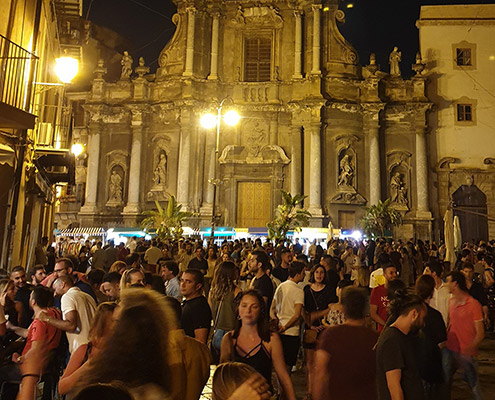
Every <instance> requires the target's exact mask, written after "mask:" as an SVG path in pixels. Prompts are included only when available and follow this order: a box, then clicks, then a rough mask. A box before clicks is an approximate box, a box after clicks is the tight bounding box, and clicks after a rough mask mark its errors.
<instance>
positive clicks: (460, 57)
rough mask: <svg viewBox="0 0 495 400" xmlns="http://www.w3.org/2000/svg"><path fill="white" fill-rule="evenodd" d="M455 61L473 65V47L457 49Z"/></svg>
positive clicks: (459, 63) (458, 63)
mask: <svg viewBox="0 0 495 400" xmlns="http://www.w3.org/2000/svg"><path fill="white" fill-rule="evenodd" d="M455 61H456V63H457V65H461V66H462V65H473V64H472V62H471V49H459V48H458V49H456V57H455Z"/></svg>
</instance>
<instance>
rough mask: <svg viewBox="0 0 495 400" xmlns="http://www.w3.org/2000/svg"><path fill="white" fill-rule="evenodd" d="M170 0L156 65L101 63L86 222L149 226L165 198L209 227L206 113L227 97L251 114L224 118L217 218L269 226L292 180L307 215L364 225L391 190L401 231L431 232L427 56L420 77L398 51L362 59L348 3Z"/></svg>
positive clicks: (91, 110) (91, 97)
mask: <svg viewBox="0 0 495 400" xmlns="http://www.w3.org/2000/svg"><path fill="white" fill-rule="evenodd" d="M174 3H176V5H177V13H176V14H175V15H174V17H173V21H174V23H175V24H176V26H177V28H176V31H175V34H174V36H173V37H172V39H171V40H170V41H169V43H167V44H166V46H165V47H164V49H163V50H162V52H161V53H160V56H159V68H158V69H157V71H156V74H149V69H148V68H147V67H146V66H145V62H144V60H142V59H140V60H139V61H138V62H137V63H134V64H137V65H138V66H137V67H135V68H133V64H132V63H133V61H132V55H129V54H126V53H124V57H123V59H122V75H121V78H120V80H118V81H117V82H107V81H106V80H105V72H106V68H105V65H104V64H103V62H99V64H98V66H97V68H96V69H95V72H94V79H93V81H92V88H91V91H90V92H89V93H87V94H85V105H84V109H85V112H86V114H87V126H86V132H87V157H88V158H87V168H86V167H85V168H84V170H83V172H81V173H80V174H79V177H78V179H79V181H80V182H84V181H85V200H84V205H83V206H82V207H81V209H80V210H79V212H78V214H77V215H78V216H77V218H78V220H79V222H80V224H81V225H82V226H103V227H112V226H116V225H125V226H139V221H140V219H141V218H142V217H141V213H142V212H143V211H145V210H150V209H153V208H155V203H154V202H155V200H157V201H160V202H165V201H166V200H167V199H168V196H169V195H175V196H176V198H177V201H178V202H179V203H181V204H183V206H184V208H185V209H187V210H189V211H193V212H195V213H196V215H197V216H198V217H197V221H198V222H197V223H198V225H200V226H208V225H209V223H210V220H211V215H212V203H213V186H212V185H211V184H210V183H209V180H210V179H211V178H213V176H214V174H215V163H216V162H217V159H216V155H215V144H216V136H215V135H216V133H215V131H214V130H206V129H204V128H202V127H201V125H200V118H201V115H202V114H203V113H205V112H215V110H216V107H217V106H218V105H219V103H220V102H221V101H222V100H223V99H225V98H229V100H228V101H227V102H225V105H226V106H225V110H227V109H228V106H231V107H233V108H235V109H236V110H237V112H238V113H239V114H240V115H241V117H242V118H241V121H240V123H239V124H238V125H237V126H235V127H229V126H227V125H225V124H222V126H221V129H220V137H219V155H218V164H217V165H218V170H217V171H218V172H217V173H218V178H219V179H220V180H221V184H220V185H219V186H218V188H219V190H218V196H217V214H218V215H219V216H220V220H219V222H218V225H223V226H235V227H263V226H266V223H267V222H268V221H269V220H270V219H271V218H272V217H273V213H274V210H275V208H276V207H277V205H278V204H279V203H280V201H281V193H280V189H284V190H287V191H289V192H291V193H292V194H293V195H294V194H299V193H301V194H304V195H306V196H307V197H306V199H305V203H304V207H305V208H307V209H308V210H309V211H310V212H311V214H312V218H311V226H315V227H322V226H327V225H328V223H329V222H331V223H332V225H333V226H334V227H339V228H340V227H342V228H347V229H352V228H357V226H358V221H359V219H360V218H361V217H362V215H363V214H364V206H367V205H370V204H376V203H377V202H378V201H379V200H385V199H387V198H390V199H391V201H392V203H393V205H394V207H396V208H397V209H398V210H399V211H400V212H401V213H402V214H403V217H404V218H403V219H404V224H403V226H401V227H400V228H399V229H398V231H397V232H396V235H397V236H398V237H402V238H406V239H408V238H412V237H416V238H420V239H429V238H430V237H431V236H432V221H433V218H432V213H431V209H430V201H429V169H428V161H427V160H428V153H427V144H426V143H427V141H426V133H427V120H428V119H427V114H428V113H429V111H430V110H431V107H432V104H431V103H430V102H429V100H428V99H427V97H426V96H425V85H426V78H425V76H424V68H425V66H424V64H423V63H422V61H421V57H420V56H418V57H417V61H416V64H414V65H413V66H412V68H413V69H414V71H415V72H416V75H415V76H413V77H412V78H410V79H403V78H402V77H401V71H400V67H401V68H403V69H405V68H410V67H411V66H405V65H400V64H399V60H400V52H399V51H397V50H396V49H394V51H393V52H392V53H391V55H390V70H389V68H388V66H387V68H383V69H384V70H385V69H386V70H387V71H386V72H385V71H381V70H380V66H379V65H377V64H376V62H375V60H374V57H373V55H372V56H371V57H370V61H369V63H368V65H364V66H361V65H360V63H359V60H358V56H357V52H356V51H355V50H354V49H353V47H352V45H351V44H350V43H348V42H347V41H346V39H345V38H344V37H343V36H342V35H341V33H340V32H339V24H342V23H344V22H345V15H344V12H343V11H342V10H340V9H339V8H338V5H339V1H338V0H324V1H321V0H278V1H268V0H261V1H260V0H258V1H249V0H237V1H235V0H232V1H220V0H208V1H207V0H176V1H174ZM366 62H367V60H366ZM363 64H365V63H363ZM399 65H400V67H399Z"/></svg>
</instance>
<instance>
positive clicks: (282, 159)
mask: <svg viewBox="0 0 495 400" xmlns="http://www.w3.org/2000/svg"><path fill="white" fill-rule="evenodd" d="M218 161H219V162H220V164H289V162H290V160H289V158H288V157H287V155H286V154H285V151H284V149H282V148H281V147H280V146H277V145H272V144H267V145H264V146H260V147H259V149H258V151H257V153H256V156H253V153H252V149H248V148H246V146H234V145H228V146H226V147H225V148H224V149H223V151H222V155H221V156H220V157H219V159H218Z"/></svg>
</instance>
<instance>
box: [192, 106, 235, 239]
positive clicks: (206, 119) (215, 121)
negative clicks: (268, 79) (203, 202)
mask: <svg viewBox="0 0 495 400" xmlns="http://www.w3.org/2000/svg"><path fill="white" fill-rule="evenodd" d="M226 101H231V102H232V103H233V100H232V99H231V98H230V97H226V98H224V99H223V100H222V101H221V102H220V104H219V105H218V107H217V115H214V114H205V115H203V116H202V117H201V125H202V126H203V128H205V129H212V128H215V127H216V133H217V136H216V142H215V166H214V170H213V178H211V179H209V180H208V183H210V184H212V185H213V203H212V210H211V236H210V240H213V241H214V240H215V225H216V205H217V186H218V185H219V184H220V179H218V177H217V175H218V152H219V146H220V126H221V124H222V118H223V120H224V122H225V123H226V124H227V125H230V126H235V125H237V124H238V123H239V119H240V116H239V114H238V113H237V112H236V111H235V110H229V111H227V112H226V113H225V114H222V109H223V107H224V104H225V102H226Z"/></svg>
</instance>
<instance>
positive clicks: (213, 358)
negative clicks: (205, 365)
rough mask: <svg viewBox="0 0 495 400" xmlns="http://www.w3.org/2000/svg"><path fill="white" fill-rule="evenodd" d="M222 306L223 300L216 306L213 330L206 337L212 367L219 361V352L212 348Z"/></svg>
mask: <svg viewBox="0 0 495 400" xmlns="http://www.w3.org/2000/svg"><path fill="white" fill-rule="evenodd" d="M222 305H223V299H222V300H221V301H220V304H219V305H218V309H217V313H216V315H215V321H214V322H213V329H210V334H209V335H208V349H209V350H210V354H211V364H212V365H217V364H218V362H219V360H220V354H219V351H218V350H217V349H215V346H213V338H214V337H215V331H216V329H217V323H218V318H219V316H220V310H221V308H222Z"/></svg>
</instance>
